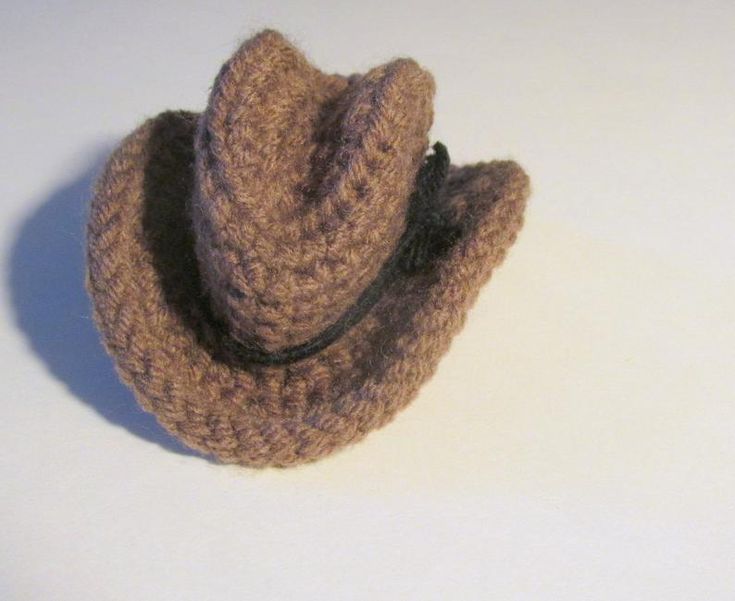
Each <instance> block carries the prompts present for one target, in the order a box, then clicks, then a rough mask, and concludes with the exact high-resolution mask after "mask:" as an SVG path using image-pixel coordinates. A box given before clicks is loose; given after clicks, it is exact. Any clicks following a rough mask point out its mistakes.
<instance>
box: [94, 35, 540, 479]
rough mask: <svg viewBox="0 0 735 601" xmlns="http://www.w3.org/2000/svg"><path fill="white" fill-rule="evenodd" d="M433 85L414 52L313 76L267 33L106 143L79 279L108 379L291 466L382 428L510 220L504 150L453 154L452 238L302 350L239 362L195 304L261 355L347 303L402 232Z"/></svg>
mask: <svg viewBox="0 0 735 601" xmlns="http://www.w3.org/2000/svg"><path fill="white" fill-rule="evenodd" d="M433 92H434V84H433V80H432V78H431V76H430V75H429V74H428V73H427V72H425V71H423V70H422V69H421V68H420V67H419V66H418V65H417V64H416V63H415V62H413V61H411V60H408V59H401V60H397V61H393V62H391V63H388V64H387V65H384V66H382V67H378V68H376V69H373V70H371V71H369V72H368V73H367V74H365V75H353V76H351V77H350V78H344V77H341V76H338V75H325V74H323V73H321V72H320V71H318V70H317V69H315V68H314V67H313V66H311V65H310V64H309V63H308V62H307V61H306V60H305V59H304V58H303V56H302V55H301V54H300V53H299V52H298V51H297V50H296V49H295V48H293V46H291V45H290V44H289V43H288V42H287V41H286V40H285V39H284V38H283V37H282V36H280V34H278V33H276V32H273V31H265V32H263V33H261V34H259V35H257V36H255V37H254V38H252V39H251V40H249V41H247V42H246V43H245V44H243V46H242V47H241V48H240V49H239V50H238V51H237V52H236V53H235V55H234V56H233V57H232V58H231V59H230V60H229V61H228V62H227V63H226V64H225V65H224V66H223V68H222V70H221V71H220V74H219V75H218V77H217V80H216V81H215V85H214V88H213V90H212V93H211V96H210V99H209V105H208V107H207V110H206V111H205V112H204V113H202V114H201V115H197V114H194V113H185V112H167V113H163V114H161V115H159V116H158V117H155V118H153V119H151V120H149V121H147V122H146V123H144V124H143V125H142V126H141V127H140V128H139V129H138V130H136V131H135V132H133V133H132V134H131V135H130V136H129V137H128V138H126V139H125V140H124V141H123V143H122V144H121V145H120V147H119V148H118V149H117V150H116V151H115V152H114V153H113V155H112V157H111V158H110V160H109V162H108V164H107V167H106V169H105V171H104V173H103V175H102V176H101V178H100V180H99V182H98V184H97V188H96V192H95V195H94V198H93V201H92V205H91V209H90V217H89V227H88V289H89V291H90V294H91V296H92V299H93V303H94V307H95V319H96V322H97V324H98V326H99V328H100V331H101V332H102V335H103V339H104V342H105V344H106V347H107V349H108V351H109V352H110V354H111V355H112V356H113V358H114V359H115V361H116V364H117V368H118V371H119V373H120V375H121V377H122V379H123V380H124V381H125V382H126V383H127V384H128V385H130V386H131V387H132V389H133V390H134V391H135V393H136V397H137V399H138V401H139V402H140V404H141V405H142V406H143V408H145V409H146V410H148V411H151V412H153V413H154V414H155V415H156V416H157V417H158V419H159V421H160V422H161V423H162V424H163V425H164V427H166V428H167V429H168V430H169V431H170V432H171V433H173V434H174V435H176V436H177V437H179V438H180V439H181V440H183V441H184V442H185V443H186V444H188V445H190V446H191V447H193V448H196V449H198V450H201V451H203V452H205V453H211V454H214V455H215V456H216V457H217V458H218V459H220V460H221V461H224V462H233V463H240V464H245V465H253V466H265V465H279V466H285V465H292V464H296V463H301V462H305V461H309V460H313V459H316V458H319V457H322V456H324V455H326V454H328V453H330V452H331V451H333V450H335V449H337V448H339V447H341V446H343V445H345V444H348V443H351V442H355V441H356V440H359V439H360V438H362V437H363V436H364V435H365V434H367V432H369V431H370V430H372V429H374V428H377V427H379V426H381V425H383V424H385V423H386V422H387V421H389V420H390V419H391V418H392V417H393V416H394V415H395V413H396V412H397V411H398V410H399V409H401V408H402V407H404V406H405V405H406V404H407V403H408V402H409V401H410V400H411V398H413V396H414V395H415V394H416V392H417V390H418V388H419V386H420V385H421V383H423V382H424V381H425V380H426V379H427V378H428V377H429V376H430V375H431V374H432V373H433V371H434V369H435V367H436V364H437V363H438V361H439V359H440V357H441V355H442V354H443V353H444V352H445V351H446V349H447V348H448V346H449V342H450V340H451V337H452V336H453V335H454V334H455V333H456V332H457V331H458V330H459V328H460V327H461V325H462V323H463V321H464V317H465V314H466V311H467V309H468V308H469V306H470V305H471V304H472V302H473V301H474V299H475V297H476V296H477V293H478V291H479V288H480V286H481V285H482V284H483V283H484V282H485V281H486V280H487V278H488V277H489V275H490V272H491V270H492V268H493V267H494V266H496V265H497V264H498V263H499V262H500V261H501V260H502V258H503V256H504V254H505V251H506V249H507V248H508V247H509V246H510V245H511V244H512V242H513V241H514V239H515V236H516V233H517V231H518V229H519V228H520V226H521V223H522V213H523V207H524V205H525V200H526V197H527V194H528V180H527V177H526V176H525V174H524V173H523V171H522V170H521V169H520V167H518V165H516V164H515V163H513V162H510V161H496V162H492V163H481V164H477V165H474V166H467V167H461V168H458V167H451V168H450V172H449V176H448V179H447V184H446V187H445V189H444V191H443V198H442V205H443V206H444V207H446V216H447V218H448V219H449V220H450V221H451V222H452V223H454V224H456V225H457V226H458V227H457V230H456V231H458V232H461V234H458V235H457V237H456V238H457V239H456V240H452V244H451V245H450V246H448V247H447V248H446V249H445V252H444V253H443V254H442V255H441V256H440V257H438V258H437V259H436V260H434V261H432V262H431V263H430V264H429V265H428V266H427V267H426V268H425V269H421V270H418V271H415V272H412V271H410V270H407V271H400V272H398V273H397V274H396V276H395V277H394V278H393V279H392V280H391V281H390V282H388V283H387V284H386V286H385V289H384V290H383V293H382V295H381V296H380V299H379V300H378V301H377V302H376V304H375V305H374V306H373V308H372V309H371V310H370V311H369V312H368V314H367V315H365V316H364V318H363V319H361V320H360V321H359V323H357V324H355V325H354V326H353V327H352V328H350V329H349V330H348V331H346V332H345V333H344V334H343V335H342V336H341V337H340V338H339V339H338V340H336V341H335V342H334V343H333V344H331V345H330V346H329V347H327V348H326V349H324V350H322V351H320V352H318V353H317V354H315V355H313V356H310V357H307V358H305V359H303V360H301V361H298V362H296V363H292V364H289V365H282V366H266V365H255V364H253V365H248V364H243V363H242V361H237V360H236V359H237V358H236V357H234V356H233V354H232V351H231V349H230V348H228V346H227V345H223V344H222V342H221V336H219V335H218V333H217V328H216V327H215V324H214V323H213V319H212V318H211V315H212V312H214V314H215V316H216V320H219V321H221V323H224V324H226V326H227V328H228V329H229V331H230V333H231V334H232V336H234V337H235V338H237V339H238V340H240V341H242V342H245V343H248V344H251V343H254V344H257V345H259V346H260V347H261V348H263V349H265V350H268V351H278V350H279V349H283V348H286V347H289V346H293V345H295V344H299V343H302V342H304V341H307V340H310V339H312V338H314V336H317V335H318V334H319V333H320V332H321V331H323V330H324V329H325V328H326V327H328V326H329V325H330V324H331V323H334V322H335V320H337V319H338V318H339V317H340V315H342V314H343V313H344V312H345V311H346V310H348V309H349V307H350V306H352V305H353V304H354V303H355V302H356V300H357V299H358V298H359V296H360V294H361V293H362V291H363V290H364V289H365V287H366V286H368V285H369V284H370V282H371V281H373V280H374V279H375V277H376V275H377V274H378V272H379V270H380V269H381V266H382V265H383V264H384V263H385V262H386V261H387V260H388V259H389V257H391V255H392V254H393V253H394V251H395V249H396V246H397V244H398V241H399V240H400V238H401V234H402V233H403V231H404V230H405V228H406V220H407V217H408V215H407V211H408V207H409V198H410V196H411V193H412V190H413V186H414V181H415V178H416V174H417V172H418V170H419V167H420V165H421V163H422V161H423V157H424V155H425V153H426V149H427V147H428V138H427V132H428V130H429V127H430V125H431V120H432V96H433Z"/></svg>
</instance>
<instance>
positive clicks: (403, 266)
mask: <svg viewBox="0 0 735 601" xmlns="http://www.w3.org/2000/svg"><path fill="white" fill-rule="evenodd" d="M433 148H434V154H433V155H431V156H429V157H427V159H426V161H425V162H424V164H423V165H422V167H421V169H420V170H419V173H418V176H417V178H416V189H415V190H414V192H413V194H412V195H411V204H410V205H409V212H408V221H407V224H406V229H405V231H404V232H403V235H402V236H401V239H400V240H399V242H398V246H397V248H396V250H395V251H394V252H393V254H392V255H391V256H390V258H389V259H388V260H387V261H386V262H385V263H384V264H383V267H382V268H381V270H380V272H379V273H378V276H377V277H376V278H375V279H374V280H373V281H372V282H371V283H370V285H369V286H368V287H367V288H365V290H364V291H363V292H362V293H361V294H360V296H359V298H358V299H357V301H356V302H355V304H354V305H352V307H350V308H349V309H348V310H347V311H346V312H345V313H343V314H342V316H341V317H340V318H339V319H338V320H337V321H336V322H334V323H333V324H331V325H330V326H329V327H327V328H326V329H325V330H323V331H322V332H320V333H319V335H318V336H316V337H314V338H312V339H311V340H309V341H307V342H304V343H302V344H299V345H295V346H291V347H288V348H285V349H281V350H278V351H267V350H264V349H262V348H259V347H257V346H248V345H247V344H245V343H243V342H241V341H239V340H237V339H235V338H233V337H232V336H230V333H229V331H228V329H227V325H226V324H224V323H222V322H221V321H218V320H216V318H215V317H214V316H212V318H211V320H212V321H213V322H214V323H217V326H216V327H217V329H218V331H219V332H220V335H221V337H222V345H223V347H224V348H227V349H228V351H229V352H230V354H231V355H232V356H234V357H237V358H238V359H239V360H240V361H242V363H243V364H246V365H247V364H250V363H257V364H261V365H288V364H289V363H295V362H296V361H301V360H302V359H306V358H307V357H310V356H311V355H314V354H315V353H318V352H319V351H322V350H324V349H325V348H327V347H328V346H329V345H330V344H333V343H334V342H335V341H336V340H338V339H339V337H340V336H342V335H343V334H344V333H345V332H347V331H348V330H349V329H350V328H351V327H353V326H354V325H355V324H356V323H358V322H359V321H360V320H361V319H362V318H363V317H364V316H365V315H366V314H367V312H368V311H370V309H372V308H373V306H374V305H375V303H376V302H378V300H379V299H380V296H381V295H382V294H383V291H384V289H385V288H386V286H387V285H388V284H389V283H390V282H391V281H392V280H393V279H394V277H395V275H396V272H397V271H398V270H399V269H400V270H402V271H403V272H404V273H406V274H411V273H415V272H417V271H419V270H421V269H425V268H426V267H427V265H428V264H429V263H430V262H431V261H432V260H435V259H437V258H439V257H441V256H443V255H444V254H445V253H446V252H447V250H448V249H449V248H450V247H451V245H452V244H454V242H455V241H456V240H457V239H458V238H459V236H460V235H461V228H460V226H458V225H453V224H451V223H450V222H449V220H448V219H447V216H446V214H445V211H444V210H443V207H442V206H441V194H440V193H441V191H442V189H443V187H444V184H445V182H446V178H447V175H448V173H449V153H448V152H447V149H446V147H445V146H444V144H442V143H441V142H436V143H435V144H434V147H433Z"/></svg>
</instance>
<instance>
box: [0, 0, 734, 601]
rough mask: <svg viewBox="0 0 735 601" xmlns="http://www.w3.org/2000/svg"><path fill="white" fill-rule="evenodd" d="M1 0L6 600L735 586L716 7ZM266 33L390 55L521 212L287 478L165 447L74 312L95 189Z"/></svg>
mask: <svg viewBox="0 0 735 601" xmlns="http://www.w3.org/2000/svg"><path fill="white" fill-rule="evenodd" d="M106 4H107V3H104V2H99V1H95V2H68V1H67V2H55V3H52V2H49V3H45V2H37V1H25V2H13V3H9V2H7V1H6V2H3V7H2V18H1V19H0V39H2V53H1V54H0V90H1V92H0V114H2V119H1V120H0V158H1V159H2V160H0V190H1V192H2V194H1V196H0V197H1V198H2V202H0V252H1V253H2V255H1V259H2V269H3V285H2V304H1V305H0V370H1V371H0V374H1V378H0V381H1V382H2V392H1V393H0V409H1V410H2V416H3V417H2V420H0V444H1V445H2V446H1V448H0V598H2V599H7V600H9V601H10V600H12V601H15V600H47V599H48V600H75V601H79V600H86V599H90V600H95V601H104V600H112V599H116V600H117V599H120V600H133V599H134V600H144V599H156V600H167V599H175V600H177V601H185V600H189V599H191V600H197V601H200V600H208V599H214V600H230V599H233V600H234V599H238V600H241V599H371V600H374V599H421V600H430V599H445V600H446V599H459V600H469V599H533V600H539V599H565V600H566V599H584V600H589V599H611V600H612V599H615V600H618V599H625V600H626V601H631V600H638V599H640V600H646V601H651V600H656V599H666V600H669V601H670V600H679V599H697V600H699V599H708V600H713V599H714V600H732V599H733V598H735V501H734V499H735V476H734V475H733V474H734V473H735V470H734V466H735V376H734V375H733V362H734V361H733V359H734V358H735V357H734V354H735V325H734V321H735V320H734V318H735V282H734V276H733V264H734V259H735V242H734V239H735V238H734V236H733V231H734V230H735V198H734V196H735V192H734V190H735V4H733V3H732V2H730V1H722V2H709V1H705V0H701V1H697V2H680V1H672V0H666V1H663V0H658V1H651V2H609V1H606V2H587V3H582V2H579V3H576V2H571V1H567V2H516V1H514V2H510V1H509V2H502V3H501V2H490V1H480V0H476V1H474V2H461V1H457V0H452V1H450V2H430V1H422V2H399V1H396V0H391V1H388V2H368V1H365V2H349V3H347V2H345V3H336V2H334V3H328V2H318V3H309V2H289V3H285V2H283V3H281V2H274V1H272V0H271V1H268V2H242V3H237V2H229V3H218V2H201V3H193V2H182V1H180V0H179V1H167V2H124V3H122V2H121V3H115V4H110V5H107V6H106ZM266 25H270V26H273V27H276V28H278V29H281V30H282V31H284V32H285V33H286V34H288V35H289V36H290V37H291V38H292V39H293V40H294V41H295V42H296V43H298V44H299V45H300V46H301V47H302V48H304V49H305V51H306V52H307V54H308V55H309V56H310V57H311V58H312V59H313V60H314V61H315V62H316V63H317V64H318V65H320V66H321V67H322V68H324V69H325V70H327V71H339V72H344V73H351V72H355V71H363V70H365V69H367V68H369V67H370V66H372V65H375V64H377V63H379V62H382V61H385V60H387V59H389V58H391V57H394V56H397V55H410V56H413V57H415V58H416V59H417V60H419V61H420V62H421V63H422V64H423V65H425V66H426V67H427V68H429V69H430V70H431V71H432V72H433V73H434V75H435V77H436V80H437V85H438V95H437V98H436V118H435V127H434V133H433V137H434V138H435V139H440V140H442V141H444V142H445V143H446V144H447V146H448V147H449V149H450V152H451V153H452V156H453V159H454V160H455V161H456V162H460V163H461V162H466V161H476V160H481V159H490V158H505V157H513V158H516V159H517V160H519V161H520V162H521V163H522V164H523V165H524V166H525V167H526V169H527V170H528V172H529V173H530V175H531V178H532V181H533V186H534V195H533V197H532V202H531V204H530V207H529V209H528V221H527V225H526V227H525V229H524V231H523V233H522V235H521V237H520V239H519V241H518V244H517V246H516V247H514V249H513V250H512V252H511V254H510V256H509V259H508V261H507V262H506V264H505V265H504V266H503V267H502V268H501V269H500V270H499V271H498V272H497V273H496V274H495V276H494V278H493V281H492V282H491V284H490V285H489V286H488V287H487V288H486V289H485V290H484V292H483V294H482V295H481V297H480V300H479V302H478V304H477V305H476V307H475V309H474V310H473V311H472V313H471V315H470V318H469V321H468V324H467V327H466V329H465V330H464V331H463V333H462V334H461V335H460V336H459V337H458V338H457V339H456V341H455V343H454V344H453V347H452V350H451V352H450V354H449V355H448V356H447V357H446V358H445V360H444V361H443V363H442V364H441V367H440V369H439V372H438V373H437V375H436V376H435V377H434V379H433V380H432V381H431V382H430V383H429V384H428V385H427V386H426V387H425V388H424V389H423V391H422V393H421V394H420V396H419V398H418V399H417V400H416V401H415V402H414V403H413V404H412V405H411V406H410V407H409V408H408V409H407V410H406V411H405V412H404V413H402V414H401V415H400V416H399V417H398V418H397V419H396V420H395V421H394V423H393V424H391V425H390V426H388V427H386V428H385V429H383V430H381V431H379V432H376V433H374V434H372V435H371V436H369V437H368V439H367V440H366V441H364V442H363V443H362V444H360V445H358V446H355V447H353V448H351V449H348V450H346V451H344V452H341V453H339V454H338V455H335V456H333V457H331V458H329V459H327V460H324V461H321V462H319V463H316V464H313V465H309V466H306V467H302V468H299V469H293V470H285V471H275V470H270V471H261V472H258V471H250V470H244V469H238V468H234V467H218V466H216V465H213V464H211V463H209V462H208V461H206V460H204V459H202V458H200V457H198V456H196V455H193V454H191V453H188V452H186V451H185V450H184V449H182V448H181V447H180V446H179V445H178V444H177V443H176V442H174V441H173V440H171V439H170V438H168V437H167V436H166V435H165V434H164V433H163V432H162V431H161V429H160V428H159V427H158V426H157V425H156V423H155V421H154V420H153V418H151V417H150V416H148V415H146V414H143V413H141V412H140V411H139V410H138V409H137V408H136V406H135V404H134V401H133V398H132V395H131V394H130V393H129V392H128V391H127V390H126V389H125V388H123V387H122V385H120V384H119V383H118V382H117V379H116V377H115V375H114V372H113V369H112V367H111V363H110V361H109V360H108V359H107V358H106V356H105V355H104V353H103V351H102V349H101V347H100V344H99V342H98V338H97V335H96V333H95V331H94V329H93V326H92V324H91V322H90V320H89V307H88V304H87V300H86V296H85V294H84V291H83V288H82V273H83V270H82V269H83V268H82V243H83V238H82V228H83V223H84V211H85V203H86V202H87V200H88V194H87V190H88V187H89V185H90V179H91V178H92V177H93V174H94V173H95V172H96V170H97V169H98V167H99V162H100V161H101V160H103V159H104V156H105V154H106V153H107V152H108V151H109V149H110V148H111V146H112V145H113V144H115V143H116V142H117V141H119V139H120V138H121V136H123V135H124V134H126V133H127V132H128V131H130V130H131V129H132V128H133V127H135V126H136V125H137V124H138V123H139V122H141V121H142V120H143V119H144V118H146V117H148V116H152V115H154V114H155V113H157V112H159V111H161V110H164V109H166V108H187V109H201V108H202V107H203V106H204V103H205V101H206V96H207V93H208V89H209V86H210V85H211V82H212V80H213V78H214V75H215V74H216V72H217V70H218V68H219V65H220V64H221V63H222V62H223V61H224V60H225V59H226V58H227V57H228V56H229V54H230V53H231V52H232V51H233V50H234V49H235V47H236V46H237V44H238V42H240V41H241V40H242V39H244V38H245V37H247V36H248V35H250V34H252V33H254V32H255V31H257V30H258V29H259V28H261V27H263V26H266Z"/></svg>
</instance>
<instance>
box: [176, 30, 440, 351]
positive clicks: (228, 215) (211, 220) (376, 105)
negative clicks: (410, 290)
mask: <svg viewBox="0 0 735 601" xmlns="http://www.w3.org/2000/svg"><path fill="white" fill-rule="evenodd" d="M433 93H434V83H433V79H432V77H431V75H430V74H428V73H427V72H426V71H424V70H422V69H421V68H420V67H419V66H418V65H417V64H416V63H415V62H414V61H412V60H410V59H398V60H395V61H392V62H390V63H387V64H386V65H383V66H380V67H377V68H375V69H372V70H371V71H369V72H367V73H366V74H364V75H353V76H351V77H349V78H346V77H342V76H339V75H328V74H324V73H322V72H321V71H319V70H318V69H316V68H315V67H313V66H312V65H310V64H309V63H308V62H307V60H306V59H305V58H304V57H303V55H302V54H301V53H300V52H299V51H298V50H296V49H295V48H294V47H293V46H292V45H291V44H289V43H288V42H287V41H286V40H285V39H284V38H283V37H282V36H281V35H280V34H278V33H277V32H273V31H265V32H262V33H261V34H258V35H257V36H255V37H254V38H252V39H251V40H249V41H247V42H246V43H245V44H243V45H242V46H241V47H240V49H239V50H238V51H237V52H236V53H235V54H234V56H233V57H232V58H231V59H230V60H229V61H228V62H227V63H225V65H224V66H223V67H222V70H221V71H220V73H219V75H218V77H217V79H216V81H215V84H214V87H213V89H212V92H211V95H210V99H209V104H208V107H207V110H206V111H205V113H203V115H202V117H201V119H200V122H199V126H198V129H197V135H196V174H197V187H196V191H195V193H194V196H193V198H192V203H191V217H192V222H193V225H194V231H195V235H196V251H197V259H198V262H199V266H200V271H201V274H202V278H203V280H204V284H205V287H206V289H207V292H208V294H209V296H210V300H211V302H212V304H213V308H214V310H215V311H216V312H217V313H218V315H219V316H220V317H221V318H222V319H223V320H224V321H225V323H226V324H227V326H228V327H229V330H230V332H231V334H232V335H233V337H234V338H236V339H237V340H240V341H242V342H248V343H256V344H258V345H260V346H261V347H262V348H263V349H264V350H267V351H277V350H280V349H283V348H286V347H289V346H293V345H297V344H301V343H304V342H306V341H308V340H310V339H311V338H313V337H315V336H316V335H318V334H319V333H320V332H321V331H322V330H324V329H325V328H326V327H328V326H329V325H331V324H332V323H334V322H335V321H337V320H338V319H339V317H340V316H341V315H342V314H343V313H344V312H345V311H346V310H347V309H349V308H350V306H352V305H353V304H354V303H355V301H356V300H357V298H358V297H359V295H360V293H361V292H362V290H364V289H365V288H366V287H367V286H368V285H369V283H370V282H371V281H372V280H373V279H374V278H375V277H376V275H377V273H378V272H379V270H380V268H381V266H382V265H383V263H384V262H385V261H386V260H387V259H388V257H390V255H391V254H392V253H393V251H394V249H395V247H396V245H397V243H398V240H399V238H400V236H401V234H402V232H403V230H404V228H405V223H406V212H407V208H408V203H409V198H410V195H411V192H412V190H413V186H414V180H415V176H416V173H417V171H418V169H419V167H420V165H421V162H422V159H423V156H424V154H425V152H426V149H427V147H428V138H427V133H428V130H429V128H430V127H431V121H432V98H433Z"/></svg>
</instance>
